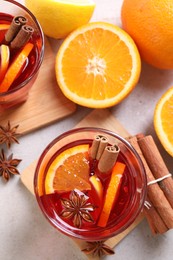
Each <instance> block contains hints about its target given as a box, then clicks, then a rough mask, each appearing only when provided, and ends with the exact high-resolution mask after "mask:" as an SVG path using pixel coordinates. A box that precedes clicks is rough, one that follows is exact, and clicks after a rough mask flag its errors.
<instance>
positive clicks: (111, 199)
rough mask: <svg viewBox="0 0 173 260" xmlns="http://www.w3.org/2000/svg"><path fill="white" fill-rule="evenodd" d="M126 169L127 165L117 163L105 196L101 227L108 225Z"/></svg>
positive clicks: (100, 218)
mask: <svg viewBox="0 0 173 260" xmlns="http://www.w3.org/2000/svg"><path fill="white" fill-rule="evenodd" d="M125 167H126V166H125V164H123V163H120V162H117V163H116V164H115V166H114V168H113V171H112V175H111V179H110V182H109V185H108V188H107V191H106V195H105V200H104V204H103V209H102V211H101V214H100V217H99V221H98V224H97V225H98V226H99V227H105V226H106V225H107V222H108V219H109V216H110V213H111V210H112V207H113V205H114V203H115V201H116V199H117V195H118V192H119V188H120V184H121V178H122V176H123V173H124V170H125Z"/></svg>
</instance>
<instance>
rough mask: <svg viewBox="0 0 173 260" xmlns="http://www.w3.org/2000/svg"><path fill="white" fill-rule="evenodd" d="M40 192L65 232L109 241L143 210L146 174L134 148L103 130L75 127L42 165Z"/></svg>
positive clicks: (50, 214)
mask: <svg viewBox="0 0 173 260" xmlns="http://www.w3.org/2000/svg"><path fill="white" fill-rule="evenodd" d="M34 187H35V193H36V197H37V200H38V203H39V205H40V207H41V209H42V211H43V213H44V214H45V216H46V217H47V218H48V220H49V221H50V222H51V224H52V225H53V226H55V227H56V228H57V229H59V230H60V231H62V232H63V233H65V234H66V235H69V236H72V237H75V238H80V239H83V240H88V241H93V240H94V241H98V240H104V239H106V238H109V237H111V236H114V235H116V234H119V233H120V232H122V231H123V230H124V229H126V228H127V227H128V226H129V225H130V224H131V223H132V222H133V221H134V220H135V219H136V217H137V216H138V214H139V213H140V211H141V209H142V207H143V204H144V200H145V193H146V176H145V171H144V168H143V165H142V163H141V161H140V158H139V156H138V155H137V153H136V152H135V150H134V149H133V148H132V147H131V146H130V145H129V143H127V142H126V141H125V140H124V139H123V138H121V137H120V136H118V135H116V134H114V133H112V132H110V131H107V130H103V129H95V128H84V129H76V130H72V131H70V132H67V133H65V134H63V135H62V136H60V137H58V138H57V139H55V140H54V141H53V142H52V143H51V144H50V145H49V146H48V147H47V148H46V149H45V151H44V152H43V154H42V155H41V157H40V160H39V162H38V165H37V169H36V173H35V180H34Z"/></svg>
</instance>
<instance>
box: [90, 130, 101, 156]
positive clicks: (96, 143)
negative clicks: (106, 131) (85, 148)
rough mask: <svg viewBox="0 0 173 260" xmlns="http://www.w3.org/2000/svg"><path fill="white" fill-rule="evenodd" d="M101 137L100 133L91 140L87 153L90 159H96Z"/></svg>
mask: <svg viewBox="0 0 173 260" xmlns="http://www.w3.org/2000/svg"><path fill="white" fill-rule="evenodd" d="M101 137H102V136H101V135H97V136H96V137H95V138H94V140H93V142H92V145H91V148H90V150H89V155H90V157H91V158H92V159H96V155H97V151H98V147H99V144H100V140H101Z"/></svg>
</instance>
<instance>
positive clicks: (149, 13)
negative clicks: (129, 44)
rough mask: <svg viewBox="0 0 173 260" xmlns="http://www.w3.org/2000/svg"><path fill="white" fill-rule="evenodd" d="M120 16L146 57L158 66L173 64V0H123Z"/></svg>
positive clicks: (170, 65) (127, 30)
mask: <svg viewBox="0 0 173 260" xmlns="http://www.w3.org/2000/svg"><path fill="white" fill-rule="evenodd" d="M121 20H122V25H123V28H124V29H125V31H126V32H127V33H128V34H129V35H130V36H131V37H132V38H133V40H134V41H135V43H136V45H137V47H138V49H139V52H140V55H141V58H142V59H143V60H145V61H146V62H147V63H149V64H151V65H153V66H154V67H157V68H159V69H172V68H173V1H172V0H124V1H123V4H122V9H121Z"/></svg>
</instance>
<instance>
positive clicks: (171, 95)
mask: <svg viewBox="0 0 173 260" xmlns="http://www.w3.org/2000/svg"><path fill="white" fill-rule="evenodd" d="M154 127H155V131H156V134H157V136H158V138H159V139H160V142H161V143H162V145H163V147H164V148H165V150H166V151H167V152H168V153H169V154H170V155H171V156H172V157H173V87H172V88H170V89H169V90H167V91H166V92H165V93H164V94H163V96H162V97H161V98H160V100H159V101H158V103H157V105H156V108H155V112H154Z"/></svg>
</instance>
